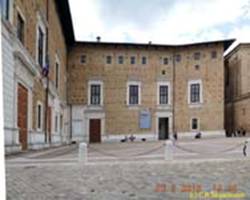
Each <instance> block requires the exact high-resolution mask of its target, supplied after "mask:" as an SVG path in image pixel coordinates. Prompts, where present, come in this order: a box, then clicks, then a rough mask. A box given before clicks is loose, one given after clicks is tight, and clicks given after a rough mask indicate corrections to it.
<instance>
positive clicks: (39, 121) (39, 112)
mask: <svg viewBox="0 0 250 200" xmlns="http://www.w3.org/2000/svg"><path fill="white" fill-rule="evenodd" d="M37 129H39V130H41V129H42V105H41V104H38V105H37Z"/></svg>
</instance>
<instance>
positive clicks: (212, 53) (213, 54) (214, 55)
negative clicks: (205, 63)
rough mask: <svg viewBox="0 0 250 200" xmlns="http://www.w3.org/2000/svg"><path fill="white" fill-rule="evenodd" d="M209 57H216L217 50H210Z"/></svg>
mask: <svg viewBox="0 0 250 200" xmlns="http://www.w3.org/2000/svg"><path fill="white" fill-rule="evenodd" d="M211 58H212V59H215V58H217V51H212V52H211Z"/></svg>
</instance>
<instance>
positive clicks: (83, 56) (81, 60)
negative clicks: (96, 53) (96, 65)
mask: <svg viewBox="0 0 250 200" xmlns="http://www.w3.org/2000/svg"><path fill="white" fill-rule="evenodd" d="M86 58H87V57H86V55H81V57H80V62H81V63H82V64H85V63H86Z"/></svg>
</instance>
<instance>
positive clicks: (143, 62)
mask: <svg viewBox="0 0 250 200" xmlns="http://www.w3.org/2000/svg"><path fill="white" fill-rule="evenodd" d="M141 62H142V64H143V65H146V64H147V58H146V57H145V56H143V57H142V61H141Z"/></svg>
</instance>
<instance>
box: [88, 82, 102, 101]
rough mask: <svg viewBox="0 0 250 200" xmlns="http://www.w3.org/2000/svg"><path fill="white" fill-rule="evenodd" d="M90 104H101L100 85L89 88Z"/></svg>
mask: <svg viewBox="0 0 250 200" xmlns="http://www.w3.org/2000/svg"><path fill="white" fill-rule="evenodd" d="M90 104H91V105H100V104H101V85H99V84H93V85H91V87H90Z"/></svg>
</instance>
